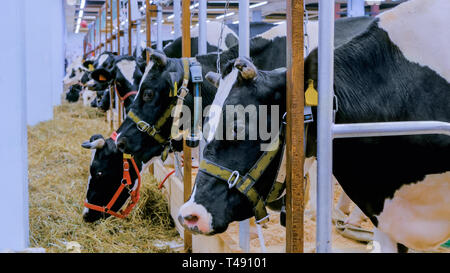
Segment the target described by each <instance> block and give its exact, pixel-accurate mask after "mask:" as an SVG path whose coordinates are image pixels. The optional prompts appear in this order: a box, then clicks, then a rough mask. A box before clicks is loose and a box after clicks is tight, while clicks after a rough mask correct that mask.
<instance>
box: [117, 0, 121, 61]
mask: <svg viewBox="0 0 450 273" xmlns="http://www.w3.org/2000/svg"><path fill="white" fill-rule="evenodd" d="M116 12H117V15H116V16H117V18H116V20H117V33H116V38H117V54H119V55H121V50H120V39H121V37H122V36H121V35H120V0H117V11H116Z"/></svg>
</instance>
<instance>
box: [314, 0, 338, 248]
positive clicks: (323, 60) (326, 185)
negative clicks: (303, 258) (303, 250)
mask: <svg viewBox="0 0 450 273" xmlns="http://www.w3.org/2000/svg"><path fill="white" fill-rule="evenodd" d="M319 7H320V8H319V48H318V53H319V56H318V57H319V60H318V61H319V63H318V64H319V72H318V76H319V77H318V79H319V83H318V84H319V85H318V87H319V106H318V125H317V135H318V139H317V225H316V252H318V253H324V252H331V208H332V201H333V188H332V175H331V170H332V164H333V163H332V152H333V150H332V136H333V134H332V125H333V75H334V62H333V58H334V2H333V1H329V0H320V1H319Z"/></svg>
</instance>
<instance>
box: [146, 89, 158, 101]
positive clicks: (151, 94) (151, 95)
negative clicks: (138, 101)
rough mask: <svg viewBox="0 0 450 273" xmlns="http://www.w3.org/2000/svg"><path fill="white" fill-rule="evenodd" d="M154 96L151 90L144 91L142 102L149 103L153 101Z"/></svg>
mask: <svg viewBox="0 0 450 273" xmlns="http://www.w3.org/2000/svg"><path fill="white" fill-rule="evenodd" d="M154 95H155V94H154V92H153V91H152V90H145V92H144V96H143V100H144V101H145V102H149V101H151V100H152V99H153V97H154Z"/></svg>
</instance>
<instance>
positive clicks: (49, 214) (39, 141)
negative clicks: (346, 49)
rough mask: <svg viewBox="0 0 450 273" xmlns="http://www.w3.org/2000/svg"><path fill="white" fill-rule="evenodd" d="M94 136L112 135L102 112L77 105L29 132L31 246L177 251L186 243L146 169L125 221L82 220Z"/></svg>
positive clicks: (64, 107) (72, 249)
mask: <svg viewBox="0 0 450 273" xmlns="http://www.w3.org/2000/svg"><path fill="white" fill-rule="evenodd" d="M96 133H101V134H103V135H104V136H105V137H107V136H109V135H110V133H111V132H110V129H109V126H108V124H107V123H106V122H105V116H104V114H103V113H101V112H99V111H98V110H97V109H94V108H87V107H83V106H82V105H81V104H79V103H77V104H67V103H65V104H62V105H61V106H58V107H56V108H55V111H54V119H53V120H51V121H48V122H43V123H40V124H38V125H36V126H34V127H29V128H28V154H29V158H28V160H29V173H28V176H29V204H30V207H29V216H30V246H31V247H43V248H45V249H46V251H47V252H174V251H176V250H177V249H176V248H175V247H176V246H179V245H180V243H182V240H181V239H180V237H179V236H178V233H177V232H176V230H175V228H174V223H173V221H172V219H171V218H170V214H169V211H168V208H167V203H166V201H165V199H164V197H163V195H162V194H161V192H160V191H159V190H158V189H157V185H156V181H155V180H154V178H153V177H152V176H151V175H150V174H149V173H148V172H147V171H144V172H143V173H144V175H143V177H142V187H141V199H140V201H139V204H138V205H137V206H136V207H135V208H134V210H133V212H132V213H131V214H130V215H129V216H128V218H127V219H124V220H122V219H117V218H114V217H109V218H108V219H106V220H101V221H99V222H97V223H94V224H87V223H84V222H83V220H82V211H83V208H84V207H83V201H84V200H85V195H86V188H87V181H88V176H89V163H90V158H91V152H90V151H88V150H85V149H83V148H81V146H80V144H81V143H82V142H83V141H84V140H88V139H89V137H90V136H91V135H93V134H96ZM173 245H175V247H174V246H173Z"/></svg>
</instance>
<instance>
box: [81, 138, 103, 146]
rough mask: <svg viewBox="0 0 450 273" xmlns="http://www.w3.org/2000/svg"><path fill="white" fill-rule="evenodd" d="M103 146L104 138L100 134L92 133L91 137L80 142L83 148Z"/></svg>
mask: <svg viewBox="0 0 450 273" xmlns="http://www.w3.org/2000/svg"><path fill="white" fill-rule="evenodd" d="M103 146H105V138H104V137H103V136H102V135H93V136H91V139H90V140H88V141H85V142H83V143H82V144H81V147H83V148H85V149H101V148H103Z"/></svg>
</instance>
